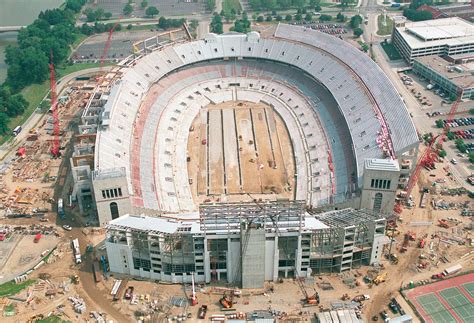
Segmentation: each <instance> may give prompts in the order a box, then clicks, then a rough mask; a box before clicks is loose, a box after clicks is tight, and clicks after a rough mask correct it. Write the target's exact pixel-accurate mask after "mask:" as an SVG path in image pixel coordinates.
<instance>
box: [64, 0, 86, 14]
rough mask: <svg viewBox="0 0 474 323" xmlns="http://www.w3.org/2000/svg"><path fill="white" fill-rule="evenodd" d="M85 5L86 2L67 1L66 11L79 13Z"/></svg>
mask: <svg viewBox="0 0 474 323" xmlns="http://www.w3.org/2000/svg"><path fill="white" fill-rule="evenodd" d="M85 4H86V0H66V9H69V10H71V11H72V12H75V13H78V12H80V11H81V9H82V6H83V5H85Z"/></svg>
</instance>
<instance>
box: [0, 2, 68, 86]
mask: <svg viewBox="0 0 474 323" xmlns="http://www.w3.org/2000/svg"><path fill="white" fill-rule="evenodd" d="M63 2H64V0H0V26H25V25H28V24H30V23H32V22H33V21H34V20H35V19H36V18H37V17H38V14H39V13H40V12H41V11H42V10H46V9H50V8H56V7H58V6H60V5H61V4H62V3H63ZM16 35H17V33H16V32H8V33H0V83H1V82H3V81H4V80H5V77H6V75H7V66H6V64H5V53H4V50H5V47H6V46H7V45H14V44H16Z"/></svg>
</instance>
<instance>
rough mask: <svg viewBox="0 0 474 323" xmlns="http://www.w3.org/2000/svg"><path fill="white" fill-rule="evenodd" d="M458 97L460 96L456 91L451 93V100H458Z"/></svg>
mask: <svg viewBox="0 0 474 323" xmlns="http://www.w3.org/2000/svg"><path fill="white" fill-rule="evenodd" d="M457 98H458V97H457V95H456V94H455V93H451V94H450V95H449V99H450V100H451V101H456V100H457Z"/></svg>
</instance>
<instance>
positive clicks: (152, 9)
mask: <svg viewBox="0 0 474 323" xmlns="http://www.w3.org/2000/svg"><path fill="white" fill-rule="evenodd" d="M159 13H160V11H159V10H158V9H157V8H156V7H153V6H151V7H148V8H146V10H145V14H146V15H147V16H148V17H152V18H153V17H154V16H156V15H157V14H159Z"/></svg>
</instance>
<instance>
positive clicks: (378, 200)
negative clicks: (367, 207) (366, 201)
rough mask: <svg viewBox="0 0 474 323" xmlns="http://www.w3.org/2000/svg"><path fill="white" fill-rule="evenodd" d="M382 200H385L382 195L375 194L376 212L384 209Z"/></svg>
mask: <svg viewBox="0 0 474 323" xmlns="http://www.w3.org/2000/svg"><path fill="white" fill-rule="evenodd" d="M382 199H383V194H382V193H375V199H374V211H375V212H380V209H381V208H382Z"/></svg>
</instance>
